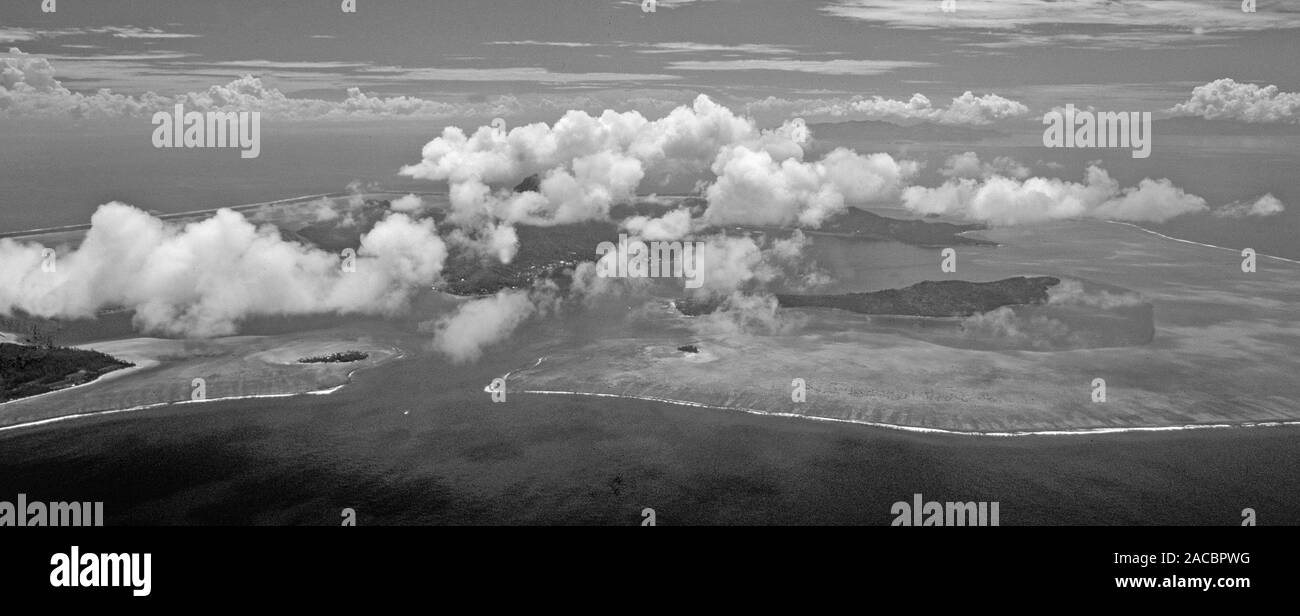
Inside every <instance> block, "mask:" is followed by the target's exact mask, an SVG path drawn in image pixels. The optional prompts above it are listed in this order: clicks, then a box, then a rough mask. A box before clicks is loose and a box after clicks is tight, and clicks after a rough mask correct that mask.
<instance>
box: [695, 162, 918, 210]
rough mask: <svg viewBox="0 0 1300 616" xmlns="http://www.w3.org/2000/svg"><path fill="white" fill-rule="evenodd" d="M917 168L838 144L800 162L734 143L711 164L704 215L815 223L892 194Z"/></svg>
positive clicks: (912, 164)
mask: <svg viewBox="0 0 1300 616" xmlns="http://www.w3.org/2000/svg"><path fill="white" fill-rule="evenodd" d="M916 170H917V165H916V163H913V162H910V161H902V162H900V161H896V160H894V158H893V157H892V156H890V155H888V154H883V153H881V154H870V155H862V154H858V153H857V152H854V151H852V150H849V149H845V148H837V149H835V150H833V151H831V152H830V153H829V154H827V155H826V156H825V157H824V158H822V159H821V160H819V161H814V162H804V161H802V160H799V159H798V158H795V157H789V158H785V159H778V158H774V157H773V156H772V155H771V154H770V153H769V152H767V151H764V150H757V151H756V150H753V149H750V148H749V147H747V146H743V145H742V146H734V147H731V148H726V149H724V150H723V151H722V152H721V153H720V154H719V155H718V158H717V160H716V161H715V162H714V163H713V172H714V174H716V175H717V181H716V182H714V183H713V184H712V185H710V186H709V187H708V189H707V191H706V192H705V195H706V197H707V198H708V203H709V205H708V209H706V210H705V212H704V219H705V220H706V221H707V222H708V223H710V224H715V225H727V224H755V225H772V226H785V225H795V224H797V225H799V226H804V227H819V226H821V224H822V222H823V221H825V220H826V219H827V218H830V217H832V216H834V215H836V214H839V213H841V212H843V211H844V209H845V208H846V207H848V204H852V203H859V204H860V203H870V202H876V201H881V200H884V199H889V198H893V197H896V196H897V195H898V192H899V190H900V189H901V188H902V185H903V184H904V183H905V181H906V180H907V179H908V178H909V177H911V176H912V175H914V174H915V173H916Z"/></svg>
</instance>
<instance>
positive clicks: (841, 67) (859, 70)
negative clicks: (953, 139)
mask: <svg viewBox="0 0 1300 616" xmlns="http://www.w3.org/2000/svg"><path fill="white" fill-rule="evenodd" d="M923 66H931V64H930V63H929V62H911V61H906V60H845V59H835V60H796V59H792V58H786V59H767V58H749V59H743V60H680V61H677V62H669V63H668V68H670V69H676V70H679V71H786V72H794V73H814V74H818V75H883V74H885V73H890V72H893V71H896V70H899V69H903V68H917V67H923Z"/></svg>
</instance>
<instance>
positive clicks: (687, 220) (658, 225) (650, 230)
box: [620, 208, 693, 241]
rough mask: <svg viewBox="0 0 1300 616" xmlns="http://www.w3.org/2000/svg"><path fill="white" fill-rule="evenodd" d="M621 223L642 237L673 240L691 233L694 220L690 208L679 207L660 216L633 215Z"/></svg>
mask: <svg viewBox="0 0 1300 616" xmlns="http://www.w3.org/2000/svg"><path fill="white" fill-rule="evenodd" d="M620 225H621V226H622V227H623V228H624V229H626V230H627V232H628V233H630V234H631V235H634V236H636V237H639V238H641V239H645V240H663V241H673V240H679V239H681V238H683V237H686V236H687V235H688V234H690V232H691V228H692V226H693V222H692V219H691V211H690V210H689V209H686V208H677V209H675V210H672V211H670V212H667V213H665V214H664V215H663V216H659V217H658V218H652V217H649V216H631V217H628V218H625V219H623V221H622V222H621V223H620Z"/></svg>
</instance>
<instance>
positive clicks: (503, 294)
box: [433, 290, 537, 364]
mask: <svg viewBox="0 0 1300 616" xmlns="http://www.w3.org/2000/svg"><path fill="white" fill-rule="evenodd" d="M535 312H537V306H536V305H534V303H533V300H532V299H530V297H529V292H528V291H522V290H502V291H500V292H498V293H497V294H496V295H493V296H491V297H488V298H485V299H475V300H470V301H468V302H465V303H463V304H461V305H460V307H459V308H457V309H456V312H454V313H453V314H451V315H449V316H446V317H443V318H442V319H440V320H439V321H438V324H437V331H436V333H435V335H434V338H433V346H434V348H435V349H437V350H438V351H440V352H442V353H444V354H445V355H447V356H448V357H450V358H451V360H452V361H454V362H456V363H458V364H460V363H467V362H474V361H478V359H479V358H480V357H482V355H483V349H484V348H485V347H488V346H491V345H494V344H498V343H500V342H502V341H504V340H506V339H508V338H509V337H510V334H512V333H514V331H515V329H517V328H518V327H519V326H520V325H521V324H522V323H523V322H524V321H526V320H527V319H528V318H529V317H531V316H533V314H534V313H535Z"/></svg>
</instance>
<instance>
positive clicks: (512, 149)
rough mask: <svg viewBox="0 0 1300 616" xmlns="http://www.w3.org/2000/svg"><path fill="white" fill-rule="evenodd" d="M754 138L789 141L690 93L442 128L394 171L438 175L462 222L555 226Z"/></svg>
mask: <svg viewBox="0 0 1300 616" xmlns="http://www.w3.org/2000/svg"><path fill="white" fill-rule="evenodd" d="M763 140H766V141H765V144H766V145H765V147H793V148H798V146H797V145H795V144H789V143H788V139H785V138H783V137H778V136H773V135H767V136H765V135H763V134H762V133H761V132H760V131H759V130H758V129H757V128H756V127H755V126H754V124H753V122H751V121H749V120H747V119H745V118H742V117H738V116H736V115H735V114H733V113H732V112H731V110H729V109H727V108H726V107H723V106H721V105H718V104H717V103H714V102H713V101H712V100H710V99H709V98H708V97H705V96H700V97H698V98H696V99H695V102H694V103H693V104H692V105H691V106H689V107H687V106H682V107H678V108H676V109H674V110H673V111H671V112H669V113H668V115H666V116H664V117H663V118H660V119H658V120H648V119H646V118H645V116H642V115H641V114H640V113H638V112H635V111H632V112H625V113H617V112H614V111H612V110H606V111H605V112H604V113H601V114H600V115H598V116H592V115H590V114H588V113H586V112H584V111H570V112H568V113H566V114H564V116H563V117H561V118H560V119H559V120H558V121H556V122H555V123H554V124H553V125H547V124H543V123H536V124H528V125H525V126H518V127H514V128H511V129H510V130H509V131H508V132H507V131H501V130H497V129H494V128H492V127H491V126H482V127H479V128H478V129H477V130H475V131H474V132H473V133H472V134H469V135H467V134H465V132H464V131H462V130H461V129H460V128H457V127H447V128H445V129H443V131H442V135H441V136H439V137H437V138H436V139H434V140H432V141H430V142H429V143H428V144H426V145H425V146H424V149H423V152H422V160H421V161H420V162H419V163H416V164H413V165H408V166H406V167H403V168H402V171H401V172H402V174H403V175H407V176H411V177H415V178H421V179H428V180H435V181H439V180H445V181H447V182H448V183H449V185H450V201H451V206H452V210H453V216H454V218H455V220H457V221H458V222H460V223H462V224H475V223H476V221H479V222H481V221H484V220H501V221H507V222H525V223H529V224H561V223H570V222H579V221H584V220H600V219H605V218H607V215H608V211H609V207H610V206H611V205H612V204H613V203H616V202H620V201H627V200H630V199H631V198H632V197H633V196H634V194H635V191H636V188H637V186H638V185H639V184H640V182H641V180H642V179H643V178H644V177H645V176H646V173H647V171H655V172H659V173H678V172H680V173H687V174H692V173H700V172H702V171H705V170H707V169H708V168H709V165H710V164H712V162H713V160H714V157H715V156H716V153H717V151H718V149H719V148H721V147H722V146H724V145H728V144H733V143H741V142H751V141H752V142H755V143H757V142H760V141H763ZM778 142H784V146H782V145H781V143H778ZM534 174H537V175H538V176H539V177H540V180H541V182H540V186H539V188H538V190H537V191H536V192H534V191H529V192H523V193H514V192H512V191H511V190H510V187H513V186H514V185H516V184H518V183H519V182H520V181H522V180H523V179H524V178H526V177H528V176H530V175H534Z"/></svg>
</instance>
